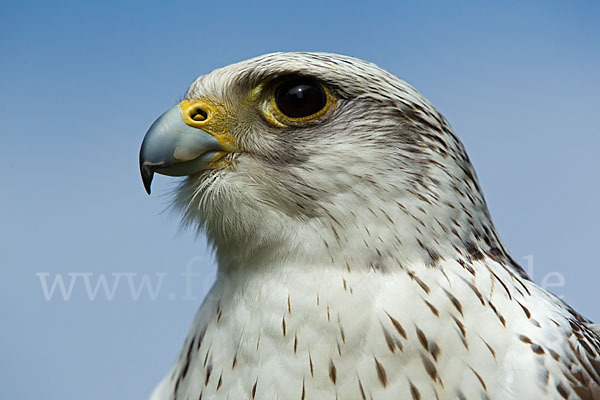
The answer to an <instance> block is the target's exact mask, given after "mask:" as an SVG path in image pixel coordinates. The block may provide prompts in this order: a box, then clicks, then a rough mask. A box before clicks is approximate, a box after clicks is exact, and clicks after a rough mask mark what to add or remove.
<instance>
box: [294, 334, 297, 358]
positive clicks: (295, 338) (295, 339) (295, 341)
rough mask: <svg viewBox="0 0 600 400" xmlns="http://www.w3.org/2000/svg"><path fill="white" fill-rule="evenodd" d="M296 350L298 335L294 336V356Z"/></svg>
mask: <svg viewBox="0 0 600 400" xmlns="http://www.w3.org/2000/svg"><path fill="white" fill-rule="evenodd" d="M296 350H298V334H296V335H295V336H294V354H296Z"/></svg>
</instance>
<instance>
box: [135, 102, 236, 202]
mask: <svg viewBox="0 0 600 400" xmlns="http://www.w3.org/2000/svg"><path fill="white" fill-rule="evenodd" d="M210 113H211V107H210V106H209V105H207V104H206V103H204V102H201V101H197V102H189V101H187V100H185V101H182V102H181V103H180V104H178V105H176V106H175V107H173V108H171V109H170V110H169V111H167V112H165V113H164V114H163V115H161V116H160V117H158V119H157V120H156V121H154V123H153V124H152V126H151V127H150V129H148V132H147V133H146V136H145V137H144V141H143V142H142V147H141V149H140V172H141V174H142V181H143V182H144V188H146V192H147V193H148V194H150V186H151V184H152V178H153V177H154V173H155V172H157V173H159V174H163V175H170V176H184V175H191V174H194V173H196V172H199V171H201V170H203V169H206V168H207V166H208V164H209V163H210V162H211V161H214V160H216V159H218V158H220V157H221V156H223V155H224V154H225V153H224V149H223V148H222V147H221V145H220V144H219V141H218V140H217V139H216V138H215V137H214V136H212V135H211V134H210V133H208V132H206V131H205V130H203V129H202V127H203V126H205V125H206V121H207V120H208V119H210V117H211V115H210Z"/></svg>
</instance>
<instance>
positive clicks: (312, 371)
mask: <svg viewBox="0 0 600 400" xmlns="http://www.w3.org/2000/svg"><path fill="white" fill-rule="evenodd" d="M308 365H309V366H310V376H312V377H313V378H314V377H315V371H314V370H313V362H312V357H311V356H310V352H308Z"/></svg>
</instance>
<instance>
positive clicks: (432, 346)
mask: <svg viewBox="0 0 600 400" xmlns="http://www.w3.org/2000/svg"><path fill="white" fill-rule="evenodd" d="M429 353H431V356H432V357H433V360H434V361H437V358H438V355H439V354H440V348H439V346H438V345H437V343H436V342H434V341H431V340H430V341H429Z"/></svg>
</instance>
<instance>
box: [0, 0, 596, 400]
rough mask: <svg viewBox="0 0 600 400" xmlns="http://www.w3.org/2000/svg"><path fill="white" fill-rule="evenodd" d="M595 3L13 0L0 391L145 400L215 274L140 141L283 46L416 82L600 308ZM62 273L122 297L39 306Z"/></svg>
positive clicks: (1, 111)
mask: <svg viewBox="0 0 600 400" xmlns="http://www.w3.org/2000/svg"><path fill="white" fill-rule="evenodd" d="M598 4H600V3H598V2H591V1H590V2H585V1H578V2H564V1H543V2H533V1H532V2H521V1H519V2H494V3H492V2H481V1H477V2H463V1H458V2H431V1H423V2H411V3H408V2H406V3H405V2H399V1H394V2H371V3H365V2H349V1H344V2H323V3H321V2H317V1H315V2H313V1H303V2H290V3H285V2H272V3H267V2H264V3H258V2H229V3H227V2H154V1H148V0H146V1H130V2H125V1H118V2H117V1H114V2H112V1H103V2H93V1H89V2H88V1H73V2H67V1H62V2H61V1H54V2H39V1H28V2H21V1H19V2H16V1H15V2H10V1H2V2H1V3H0V124H1V125H0V126H1V128H0V159H1V162H2V168H0V188H1V189H0V272H1V276H0V317H1V321H2V328H0V398H5V399H32V398H44V399H60V400H68V399H108V398H110V399H143V398H146V397H147V396H148V395H149V394H150V392H151V390H152V389H153V387H154V385H155V384H156V383H157V382H158V381H159V380H160V379H161V378H162V376H163V375H164V374H166V372H167V371H168V370H169V368H170V366H171V364H172V362H173V361H174V359H175V357H176V355H177V352H178V351H179V348H180V346H181V344H182V342H183V339H184V336H185V334H186V332H187V329H188V327H189V325H190V322H191V320H192V318H193V315H194V313H195V311H196V309H197V307H198V306H199V305H200V302H201V298H202V296H203V294H204V293H205V292H206V290H207V289H208V287H209V286H210V283H211V280H212V279H213V278H214V267H213V264H212V260H211V256H210V253H209V252H207V250H206V248H205V245H204V242H203V239H202V238H199V239H198V240H195V238H194V235H193V234H192V233H191V232H182V233H179V234H178V218H177V216H176V215H173V214H171V213H169V212H164V210H165V209H166V208H167V205H168V191H169V189H170V188H171V187H172V186H173V184H172V182H173V181H172V180H169V179H168V178H165V177H158V178H157V179H156V182H155V186H154V187H153V189H154V190H153V191H154V193H155V194H153V196H151V197H148V196H146V194H145V192H144V190H143V187H142V183H141V180H140V178H139V174H138V164H137V157H138V149H139V145H140V143H141V140H142V137H143V135H144V133H145V132H146V130H147V128H148V127H149V125H150V124H151V123H152V121H154V119H155V118H156V117H157V116H158V115H159V114H161V113H162V112H163V111H165V110H166V109H168V108H169V107H171V106H173V105H174V104H176V102H177V100H178V99H179V98H180V97H181V96H182V95H183V93H184V92H185V90H186V88H187V86H188V85H189V84H190V83H191V82H192V81H193V80H194V78H196V76H197V75H199V74H203V73H207V72H209V71H210V70H212V69H214V68H216V67H219V66H223V65H226V64H229V63H231V62H235V61H240V60H243V59H246V58H249V57H252V56H256V55H259V54H262V53H266V52H272V51H294V50H295V51H298V50H313V51H330V52H337V53H343V54H348V55H352V56H356V57H359V58H364V59H367V60H370V61H373V62H375V63H377V64H379V65H380V66H382V67H384V68H386V69H388V70H389V71H391V72H392V73H395V74H396V75H399V76H400V77H402V78H404V79H405V80H407V81H408V82H409V83H411V84H412V85H413V86H415V87H416V88H417V89H418V90H420V91H421V92H422V93H423V94H425V96H426V97H427V98H429V99H430V100H431V101H432V103H433V104H434V105H436V107H438V108H439V110H440V111H441V112H442V113H443V114H444V115H445V116H446V117H447V118H448V119H449V121H450V123H451V124H452V125H453V127H454V129H455V131H456V132H457V134H458V135H459V136H460V137H461V139H462V140H463V141H464V143H465V145H466V147H467V150H468V151H469V154H470V156H471V159H472V161H473V163H474V165H475V168H476V170H477V172H478V175H479V178H480V181H481V184H482V187H483V189H484V192H485V194H486V197H487V200H488V203H489V206H490V209H491V212H492V215H493V217H494V220H495V222H496V225H497V228H498V230H499V231H500V234H501V236H502V238H503V240H504V241H505V243H506V244H507V246H508V247H509V249H510V250H511V251H512V253H513V255H514V256H515V258H516V259H517V260H519V261H521V262H522V263H523V264H525V265H528V263H529V262H528V261H527V259H524V257H527V256H533V269H532V272H533V278H534V280H535V281H537V282H538V283H545V284H546V285H548V284H553V285H558V286H554V287H550V289H551V290H552V291H554V292H555V293H557V294H559V295H562V296H564V297H565V299H566V301H568V302H569V303H570V304H571V305H573V306H574V307H575V308H576V309H577V310H579V311H580V312H582V313H583V314H584V315H586V316H588V317H589V318H592V319H594V320H596V321H600V307H599V305H600V301H599V299H600V295H599V294H598V289H597V288H598V282H599V281H600V272H599V270H600V261H599V258H598V256H597V253H596V251H598V247H599V246H600V244H599V243H598V239H599V235H598V227H599V226H600V217H599V214H598V204H600V188H599V185H598V183H599V178H598V172H599V167H598V161H599V156H598V147H599V146H600V127H599V125H598V115H599V110H600V100H599V97H598V94H599V93H600V74H599V73H598V71H600V25H599V24H598V20H600V6H599V5H598ZM188 265H189V266H190V268H191V269H192V270H193V271H194V272H197V273H200V275H201V277H195V278H193V279H192V281H191V282H192V286H191V287H186V284H185V280H184V278H183V277H182V276H181V274H182V273H184V272H185V271H186V266H188ZM70 272H71V273H73V272H76V273H93V275H91V277H90V275H87V276H88V278H90V279H91V285H92V287H94V286H95V284H96V282H97V279H98V277H99V276H100V274H106V276H107V277H108V279H109V281H108V282H109V284H111V285H112V283H113V282H114V279H117V278H116V276H114V275H111V274H114V273H128V274H129V275H123V274H121V275H120V278H119V279H120V281H119V285H118V286H116V290H115V293H114V297H113V298H112V300H108V299H107V296H106V295H105V294H104V292H103V291H102V289H100V292H99V293H98V294H97V296H96V298H95V299H94V300H90V299H89V297H88V295H87V293H86V289H85V285H84V275H79V276H78V277H77V278H75V279H76V280H75V282H76V283H75V285H74V288H73V292H72V293H71V296H70V298H69V300H68V301H65V300H63V298H62V296H61V295H60V292H58V289H57V292H55V293H54V295H53V297H52V298H51V299H50V300H49V301H46V299H45V296H44V292H43V289H42V285H41V279H40V277H39V276H37V275H36V274H38V273H48V274H49V275H48V276H47V277H46V279H48V284H49V285H51V283H52V281H53V280H54V278H55V277H56V276H57V274H61V275H60V276H62V277H63V278H64V279H65V281H66V282H65V283H66V284H67V286H68V283H69V279H70V277H69V276H68V275H67V274H68V273H70ZM133 274H136V275H133ZM144 274H147V277H148V279H149V282H150V283H152V285H153V286H154V287H156V284H157V282H158V279H159V276H158V275H156V274H166V275H161V276H163V278H162V279H163V281H162V286H161V287H160V290H159V291H158V294H157V297H156V299H155V300H153V299H152V298H151V296H150V294H149V293H148V291H146V290H145V289H144V290H143V291H142V292H141V294H140V295H139V298H138V299H137V300H134V299H133V297H132V294H131V293H130V289H129V286H128V285H129V281H128V280H127V279H130V280H131V282H132V283H134V289H137V288H138V287H139V284H140V282H141V280H142V278H143V276H144ZM128 277H129V278H128ZM561 279H564V285H561V282H562V281H561ZM188 289H189V290H190V292H188ZM190 295H191V297H197V299H188V297H190Z"/></svg>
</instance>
